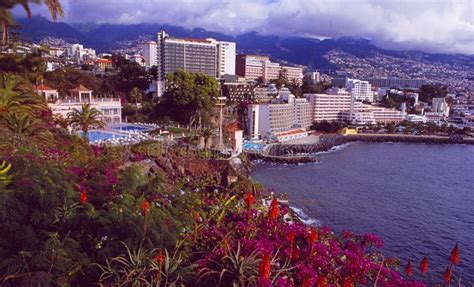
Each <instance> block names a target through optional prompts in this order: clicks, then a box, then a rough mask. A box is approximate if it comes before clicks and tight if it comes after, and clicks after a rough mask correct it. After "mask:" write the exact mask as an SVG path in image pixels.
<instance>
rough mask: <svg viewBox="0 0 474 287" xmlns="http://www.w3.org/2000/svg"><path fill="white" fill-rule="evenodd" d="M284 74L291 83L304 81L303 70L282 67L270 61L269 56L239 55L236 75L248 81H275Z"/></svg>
mask: <svg viewBox="0 0 474 287" xmlns="http://www.w3.org/2000/svg"><path fill="white" fill-rule="evenodd" d="M282 72H283V73H285V76H286V78H287V79H288V80H289V81H290V82H293V81H296V82H298V83H302V81H303V68H300V67H290V66H281V65H280V64H279V63H275V62H272V61H270V58H269V57H267V56H258V55H244V54H241V55H237V61H236V73H237V75H239V76H242V77H245V78H246V79H247V80H257V79H259V78H262V79H263V80H264V81H270V80H275V79H277V78H278V76H279V75H280V73H282Z"/></svg>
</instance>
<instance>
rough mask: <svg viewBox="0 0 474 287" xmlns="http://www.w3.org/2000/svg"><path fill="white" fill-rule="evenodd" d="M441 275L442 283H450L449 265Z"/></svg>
mask: <svg viewBox="0 0 474 287" xmlns="http://www.w3.org/2000/svg"><path fill="white" fill-rule="evenodd" d="M443 277H444V284H446V285H449V284H451V268H449V266H448V267H446V270H445V271H444V274H443Z"/></svg>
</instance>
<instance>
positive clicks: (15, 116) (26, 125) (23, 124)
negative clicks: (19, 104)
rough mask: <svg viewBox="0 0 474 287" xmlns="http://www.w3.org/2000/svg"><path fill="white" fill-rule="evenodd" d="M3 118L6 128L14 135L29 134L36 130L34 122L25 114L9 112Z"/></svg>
mask: <svg viewBox="0 0 474 287" xmlns="http://www.w3.org/2000/svg"><path fill="white" fill-rule="evenodd" d="M4 118H5V122H6V127H7V128H8V129H9V130H10V131H11V132H13V133H14V134H16V135H19V136H21V135H23V134H29V133H31V132H33V131H34V130H35V129H36V120H35V119H34V118H32V117H31V116H30V115H28V114H27V113H17V112H10V113H8V114H7V115H6V116H5V117H4Z"/></svg>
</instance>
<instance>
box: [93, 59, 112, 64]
mask: <svg viewBox="0 0 474 287" xmlns="http://www.w3.org/2000/svg"><path fill="white" fill-rule="evenodd" d="M95 62H96V63H104V64H109V63H110V64H112V60H109V59H97V60H96V61H95Z"/></svg>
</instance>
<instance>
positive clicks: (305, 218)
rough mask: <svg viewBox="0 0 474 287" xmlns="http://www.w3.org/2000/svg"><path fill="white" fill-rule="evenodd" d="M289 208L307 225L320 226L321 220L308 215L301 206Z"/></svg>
mask: <svg viewBox="0 0 474 287" xmlns="http://www.w3.org/2000/svg"><path fill="white" fill-rule="evenodd" d="M290 208H291V210H293V212H294V213H296V215H297V216H298V218H299V219H300V220H301V221H302V222H303V223H304V224H306V225H308V226H312V225H314V226H321V221H319V220H317V219H316V218H312V217H309V216H308V215H307V214H306V213H304V211H303V210H302V209H301V208H298V207H294V206H290Z"/></svg>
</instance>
